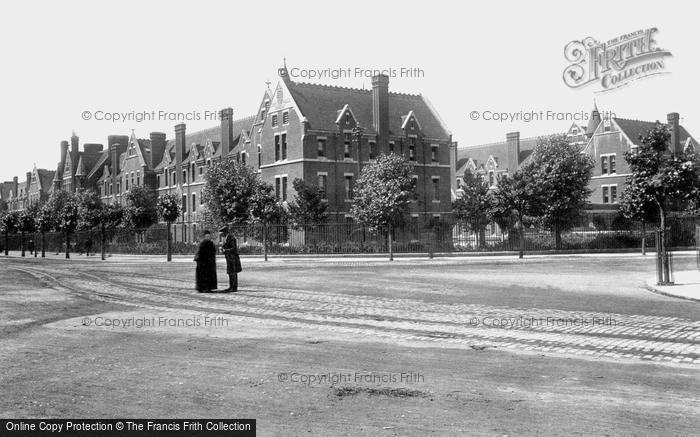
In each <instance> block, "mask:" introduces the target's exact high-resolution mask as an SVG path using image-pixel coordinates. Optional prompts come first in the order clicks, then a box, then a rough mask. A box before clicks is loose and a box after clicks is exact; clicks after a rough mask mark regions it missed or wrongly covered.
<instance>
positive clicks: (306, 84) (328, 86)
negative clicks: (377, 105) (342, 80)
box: [294, 82, 372, 93]
mask: <svg viewBox="0 0 700 437" xmlns="http://www.w3.org/2000/svg"><path fill="white" fill-rule="evenodd" d="M294 85H301V86H306V87H319V88H332V89H339V90H350V91H361V92H367V93H371V92H372V90H371V89H366V88H353V87H349V86H340V85H327V84H323V83H311V82H294Z"/></svg>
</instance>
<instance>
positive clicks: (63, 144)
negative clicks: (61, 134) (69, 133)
mask: <svg viewBox="0 0 700 437" xmlns="http://www.w3.org/2000/svg"><path fill="white" fill-rule="evenodd" d="M67 154H68V141H61V165H64V164H65V163H66V155H67ZM61 171H63V168H61Z"/></svg>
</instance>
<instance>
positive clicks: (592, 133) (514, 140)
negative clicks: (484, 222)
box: [456, 106, 698, 209]
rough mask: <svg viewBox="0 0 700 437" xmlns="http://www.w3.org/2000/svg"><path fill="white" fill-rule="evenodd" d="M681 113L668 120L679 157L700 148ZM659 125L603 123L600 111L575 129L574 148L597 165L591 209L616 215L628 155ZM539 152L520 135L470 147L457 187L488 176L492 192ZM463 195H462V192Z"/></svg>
mask: <svg viewBox="0 0 700 437" xmlns="http://www.w3.org/2000/svg"><path fill="white" fill-rule="evenodd" d="M679 120H680V117H679V115H678V113H675V112H674V113H670V114H668V116H667V123H668V126H669V127H670V128H671V132H672V134H673V136H672V139H671V146H670V148H671V149H672V150H674V151H682V150H684V149H687V148H690V149H694V148H697V144H698V143H697V141H696V140H695V139H693V138H692V137H691V135H690V134H689V133H688V131H686V129H685V128H684V127H683V126H681V125H680V124H679ZM655 125H656V122H650V121H640V120H628V119H624V118H618V117H601V113H600V112H599V111H598V108H597V107H595V106H594V108H593V110H592V111H591V114H590V116H589V119H588V125H587V126H586V127H585V128H583V126H581V125H578V124H576V123H574V124H573V125H571V126H570V127H569V130H568V131H567V132H565V135H566V137H567V139H568V140H569V142H570V143H571V144H576V145H578V146H579V147H581V151H582V153H586V154H588V155H589V156H591V157H592V158H593V160H594V162H595V167H594V169H593V176H592V178H591V182H590V188H591V190H592V193H591V197H590V203H591V208H593V209H596V208H600V209H611V208H612V209H616V206H615V205H617V204H618V203H619V199H620V194H621V193H622V191H623V190H624V187H625V179H626V177H627V176H629V168H628V166H627V162H626V161H625V158H624V154H625V152H627V151H629V150H633V149H634V148H636V147H638V146H639V136H640V135H645V134H646V133H647V131H649V130H650V129H653V128H654V126H655ZM536 146H537V137H532V138H524V139H521V138H520V133H519V132H511V133H508V134H506V141H503V142H497V143H491V144H483V145H477V146H470V147H465V148H461V149H459V150H458V160H457V170H456V173H457V183H458V184H460V183H461V180H462V175H463V174H464V171H465V170H467V169H468V170H470V171H472V172H475V173H479V174H482V175H483V176H484V177H485V178H486V179H487V180H488V181H489V183H490V186H491V187H492V188H494V189H495V188H497V186H498V177H499V176H502V175H507V174H509V173H512V172H514V171H515V170H517V168H518V167H519V166H521V165H523V164H525V163H526V161H527V159H528V157H529V156H530V155H531V154H532V151H533V150H534V149H535V147H536ZM458 192H459V191H458Z"/></svg>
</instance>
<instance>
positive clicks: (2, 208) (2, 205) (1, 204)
mask: <svg viewBox="0 0 700 437" xmlns="http://www.w3.org/2000/svg"><path fill="white" fill-rule="evenodd" d="M8 210H9V208H8V206H7V202H5V201H4V200H3V199H0V214H2V213H3V212H7V211H8Z"/></svg>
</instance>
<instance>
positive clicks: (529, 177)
mask: <svg viewBox="0 0 700 437" xmlns="http://www.w3.org/2000/svg"><path fill="white" fill-rule="evenodd" d="M541 200H542V195H541V193H540V191H539V185H538V184H537V183H536V181H535V180H534V178H533V174H532V173H530V172H528V171H525V170H523V169H519V170H517V171H516V172H515V173H514V174H513V175H512V176H502V177H499V178H498V188H497V189H496V190H495V191H494V192H493V203H492V205H491V217H493V219H494V221H495V222H496V223H497V224H498V225H499V226H500V227H501V229H516V230H517V233H518V246H519V253H518V257H519V258H522V257H523V250H524V248H523V242H524V238H523V237H524V232H525V226H526V224H527V223H530V222H532V221H533V219H534V217H535V216H536V215H537V214H539V212H540V211H541V209H542V205H541Z"/></svg>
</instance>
